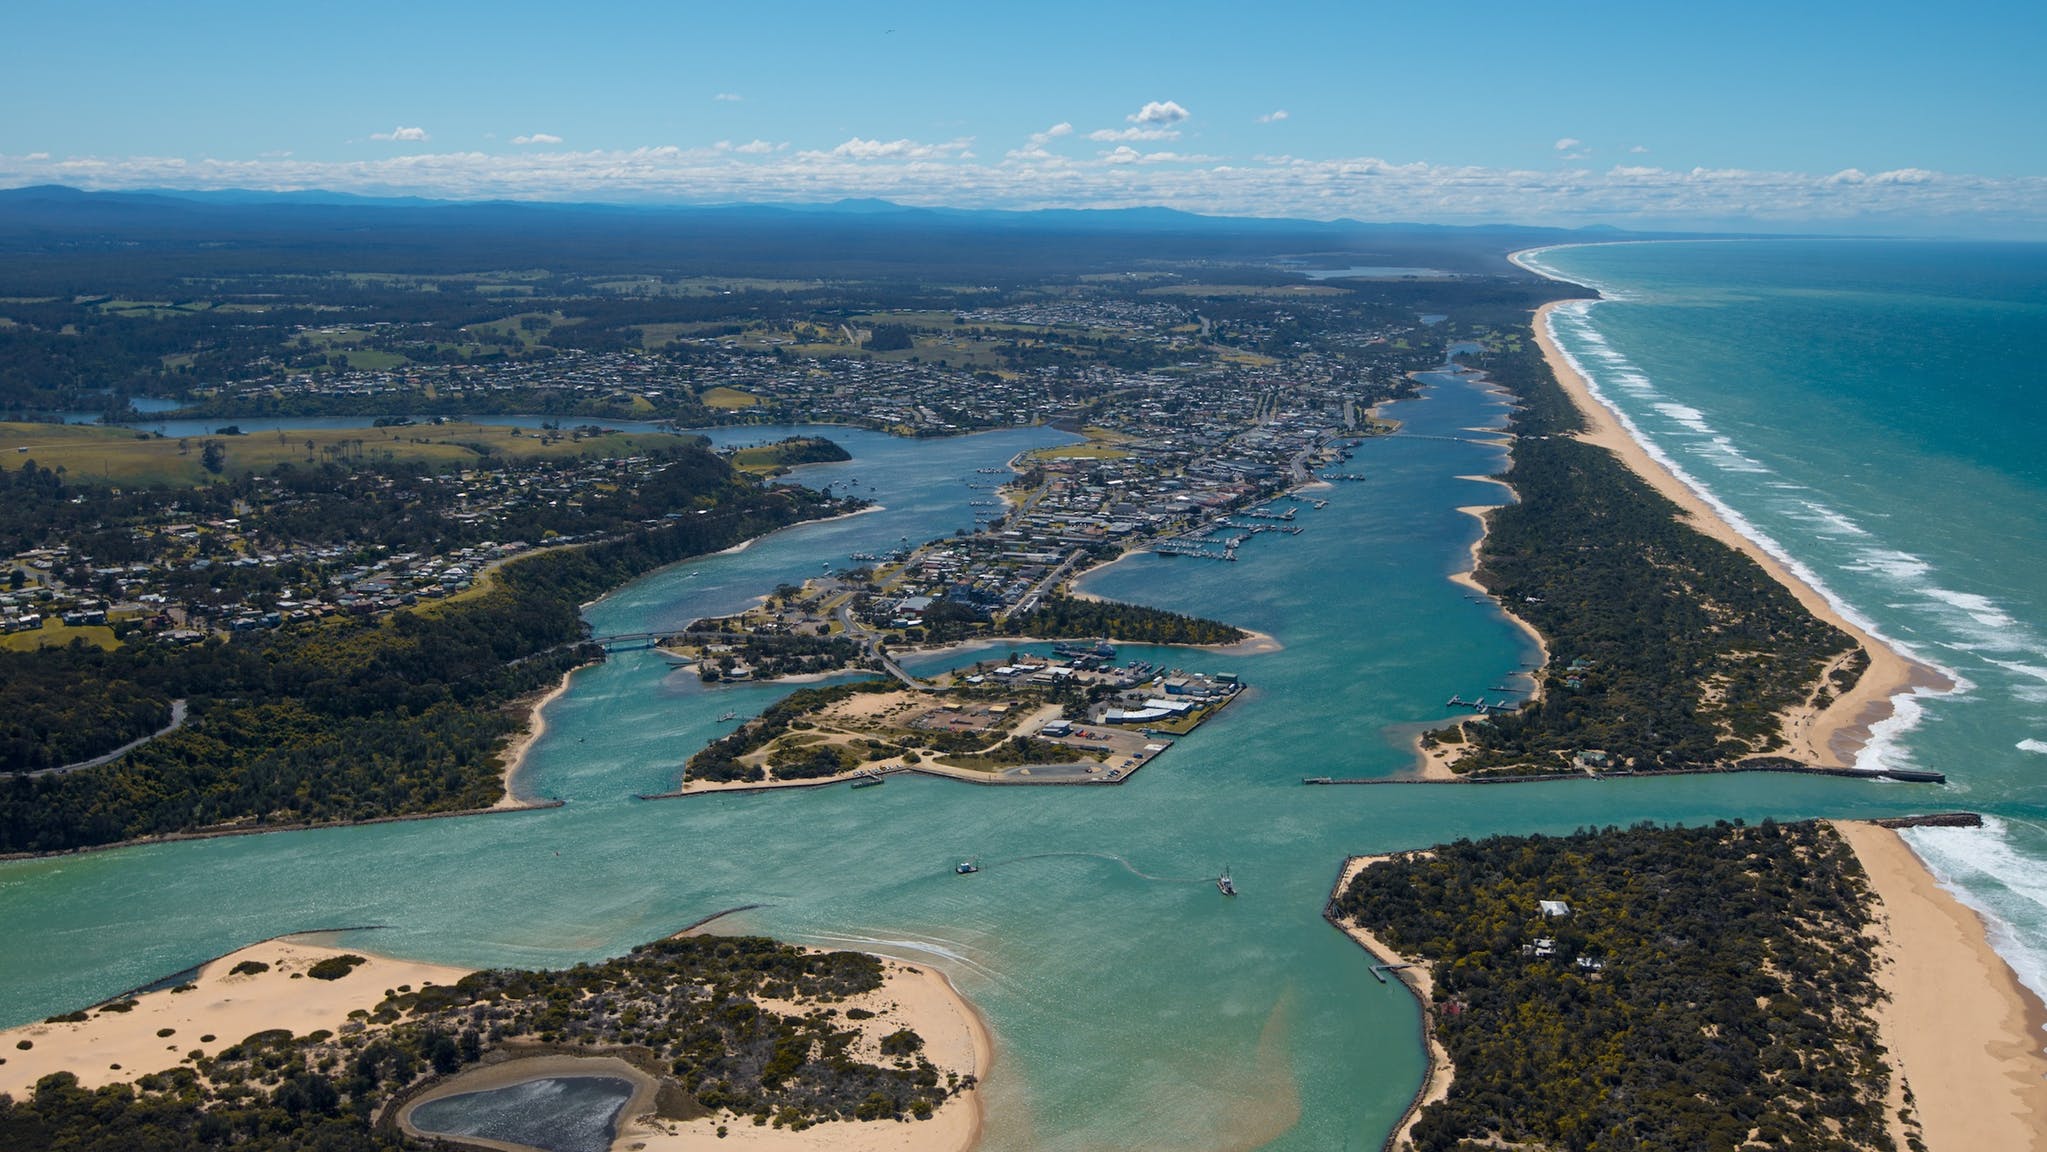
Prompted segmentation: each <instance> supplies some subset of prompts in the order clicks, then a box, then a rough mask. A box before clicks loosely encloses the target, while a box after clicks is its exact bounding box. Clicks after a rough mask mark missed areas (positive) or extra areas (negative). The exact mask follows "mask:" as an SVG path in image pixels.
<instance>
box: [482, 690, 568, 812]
mask: <svg viewBox="0 0 2047 1152" xmlns="http://www.w3.org/2000/svg"><path fill="white" fill-rule="evenodd" d="M577 671H578V670H577V669H575V668H571V669H569V670H568V671H566V672H564V673H562V678H561V683H559V684H556V685H555V686H554V688H553V690H551V691H549V692H548V693H547V694H546V695H543V696H541V697H540V698H539V699H537V700H535V701H534V702H533V705H532V707H531V708H530V709H528V711H527V718H526V734H525V735H524V736H521V737H519V739H518V741H517V742H516V743H514V744H513V745H512V747H511V748H510V750H509V751H508V752H507V753H506V755H505V794H504V795H503V796H500V797H498V802H497V803H496V804H493V805H491V807H493V808H524V807H526V806H528V805H530V804H531V803H533V798H532V797H530V796H524V795H521V794H520V792H519V788H518V778H519V769H521V768H523V767H525V765H526V754H527V753H528V752H531V751H532V750H533V746H534V745H535V744H537V743H539V742H540V738H541V737H542V736H545V735H547V716H546V709H547V706H548V705H549V704H552V703H554V702H555V701H556V700H559V699H561V697H562V694H563V693H564V692H567V691H568V690H569V678H570V677H572V676H574V675H575V674H576V672H577Z"/></svg>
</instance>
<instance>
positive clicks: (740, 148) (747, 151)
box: [712, 140, 789, 156]
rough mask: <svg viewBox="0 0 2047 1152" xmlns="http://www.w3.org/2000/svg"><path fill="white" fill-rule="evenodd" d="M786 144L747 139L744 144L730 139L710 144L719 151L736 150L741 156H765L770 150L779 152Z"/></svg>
mask: <svg viewBox="0 0 2047 1152" xmlns="http://www.w3.org/2000/svg"><path fill="white" fill-rule="evenodd" d="M788 146H789V145H787V144H770V143H768V142H767V141H765V140H749V141H747V142H746V143H744V144H734V143H733V142H732V141H730V140H720V141H718V142H717V143H716V144H714V145H712V147H714V148H716V149H717V150H718V151H720V152H736V153H738V154H739V155H741V156H765V155H767V154H768V153H770V152H779V151H781V150H782V149H784V148H787V147H788Z"/></svg>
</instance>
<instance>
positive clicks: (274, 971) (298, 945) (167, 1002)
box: [0, 937, 469, 1097]
mask: <svg viewBox="0 0 2047 1152" xmlns="http://www.w3.org/2000/svg"><path fill="white" fill-rule="evenodd" d="M344 954H349V950H348V949H343V948H332V947H328V946H326V945H323V944H315V943H312V942H310V941H307V940H304V939H300V938H293V937H281V938H279V939H276V940H268V941H265V942H263V943H261V944H252V945H250V946H249V947H247V948H243V949H240V950H239V951H235V952H230V953H228V954H227V955H225V956H222V957H220V958H219V959H218V960H213V961H209V962H208V963H206V964H205V965H203V966H202V967H201V968H200V970H199V975H198V976H197V977H196V978H195V979H194V980H193V981H192V983H193V984H194V985H195V987H194V988H193V989H192V991H190V992H173V991H171V990H170V989H164V990H161V991H157V992H146V993H143V994H142V995H140V996H137V997H135V998H134V999H135V1007H134V1008H132V1009H130V1010H129V1011H127V1012H93V1013H92V1014H91V1016H90V1018H89V1019H87V1020H85V1021H83V1022H80V1023H76V1024H48V1023H41V1024H24V1025H22V1026H21V1027H19V1028H10V1029H8V1030H6V1031H5V1032H0V1055H4V1056H5V1057H6V1060H7V1062H6V1063H5V1064H0V1092H5V1093H9V1094H12V1095H14V1096H17V1097H19V1096H23V1095H26V1094H28V1092H30V1091H31V1090H32V1089H33V1088H34V1087H35V1082H36V1081H37V1080H39V1079H41V1078H42V1077H44V1076H47V1075H49V1074H50V1073H52V1072H71V1073H73V1074H75V1075H76V1076H77V1077H78V1082H79V1083H80V1084H82V1085H84V1086H85V1087H87V1088H97V1087H99V1086H101V1085H104V1084H117V1083H121V1082H123V1081H128V1080H133V1079H135V1078H136V1077H137V1076H142V1075H146V1074H148V1073H151V1072H162V1071H164V1070H166V1069H169V1068H175V1067H177V1066H178V1064H179V1063H181V1062H182V1061H183V1060H184V1058H185V1054H186V1053H187V1052H190V1051H192V1050H193V1049H195V1048H198V1049H203V1050H204V1051H206V1052H207V1053H209V1054H210V1053H214V1052H218V1051H219V1050H220V1049H222V1048H225V1047H227V1046H228V1045H230V1044H237V1043H240V1042H241V1041H242V1040H244V1039H246V1038H248V1037H250V1036H253V1035H255V1034H256V1033H258V1032H263V1031H267V1030H269V1029H272V1028H289V1029H290V1030H291V1032H292V1034H293V1035H295V1036H303V1035H305V1034H306V1033H308V1032H312V1031H315V1030H317V1029H321V1028H325V1029H328V1030H329V1031H334V1030H338V1029H339V1028H340V1027H341V1025H342V1024H344V1023H346V1022H347V1020H348V1014H349V1012H351V1011H353V1010H354V1009H357V1008H360V1009H363V1010H365V1011H369V1010H373V1009H375V1008H376V1006H377V1005H378V1003H380V1002H381V1001H382V1000H383V999H384V993H385V991H386V990H387V989H395V988H397V987H398V986H399V985H401V984H407V985H411V986H412V987H413V988H420V987H423V986H425V985H427V984H453V983H455V982H456V981H457V980H460V979H462V977H464V976H467V975H469V969H467V968H452V967H449V966H447V965H443V964H425V963H421V962H418V961H413V960H393V959H390V958H388V957H383V956H376V955H372V954H370V953H368V952H354V953H353V954H354V955H357V956H361V957H363V958H364V963H362V964H360V965H358V966H357V967H356V968H355V969H354V970H353V971H351V972H350V973H349V974H348V975H346V976H344V977H342V978H341V979H339V980H314V979H312V978H310V977H307V976H306V975H305V974H304V973H305V971H306V969H308V968H310V967H312V966H313V965H314V964H315V963H317V962H318V961H321V960H324V959H326V958H328V957H330V956H341V955H344ZM244 960H255V961H260V962H262V963H265V964H268V965H270V970H269V971H267V972H261V973H258V974H256V975H253V976H233V975H229V971H230V970H231V969H233V968H234V966H235V965H237V964H239V963H241V962H242V961H244ZM294 977H296V978H294ZM164 1028H170V1029H172V1030H173V1032H172V1034H171V1035H169V1036H158V1035H157V1032H158V1031H159V1030H161V1029H164ZM208 1035H210V1036H213V1037H214V1038H213V1039H212V1040H210V1041H202V1040H201V1039H200V1037H202V1036H208ZM23 1040H27V1041H29V1042H30V1043H31V1044H32V1045H33V1047H31V1048H30V1049H28V1050H27V1051H22V1050H21V1049H19V1048H18V1047H17V1044H18V1043H19V1042H20V1041H23ZM114 1065H119V1066H120V1067H119V1068H118V1069H117V1068H115V1067H114Z"/></svg>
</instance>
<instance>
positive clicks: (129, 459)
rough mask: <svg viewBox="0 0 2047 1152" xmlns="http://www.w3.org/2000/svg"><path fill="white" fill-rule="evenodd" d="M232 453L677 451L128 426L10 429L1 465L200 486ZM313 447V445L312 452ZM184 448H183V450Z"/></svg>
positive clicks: (256, 456) (484, 438) (477, 427)
mask: <svg viewBox="0 0 2047 1152" xmlns="http://www.w3.org/2000/svg"><path fill="white" fill-rule="evenodd" d="M209 442H212V443H217V444H219V445H220V446H221V447H222V448H223V449H224V450H225V451H226V453H227V458H226V460H225V461H224V462H223V465H222V472H223V473H225V474H239V473H245V472H262V471H266V470H268V469H271V468H275V467H276V466H277V465H278V464H280V463H284V462H287V461H288V462H290V463H292V464H295V465H299V466H305V465H317V464H320V463H322V462H324V461H328V460H338V461H341V462H344V463H345V462H347V461H349V460H371V459H376V460H411V461H419V462H422V463H425V464H428V465H430V466H432V467H435V468H442V469H449V468H471V467H475V466H476V465H477V464H479V463H482V462H483V461H485V460H487V459H489V458H491V457H493V456H501V457H512V458H517V459H529V458H539V457H546V458H551V459H566V458H576V457H582V458H590V459H610V458H612V457H617V456H632V455H636V454H638V453H639V452H641V451H644V450H645V449H646V448H648V447H650V446H653V445H659V444H671V443H673V442H674V437H672V436H666V435H662V434H659V433H654V434H644V433H637V434H626V433H613V434H610V435H604V436H590V437H584V438H582V439H580V440H578V439H572V438H570V437H569V436H566V435H563V436H561V437H560V438H559V439H554V440H552V442H547V443H543V441H542V434H541V433H538V432H535V431H533V430H531V429H523V428H507V427H499V426H493V425H485V424H440V425H418V426H415V427H410V428H335V429H325V428H323V429H312V430H304V429H302V430H296V431H294V430H286V431H285V432H283V433H282V434H279V433H276V432H259V433H254V434H251V435H248V436H193V437H187V438H185V439H184V440H182V441H181V440H179V439H177V438H175V437H172V438H158V437H154V436H149V435H147V434H143V435H141V436H140V437H138V434H137V433H135V432H132V431H130V430H127V429H123V428H100V427H93V426H89V425H82V424H12V423H0V468H19V467H20V466H21V464H22V462H23V461H27V460H33V461H35V462H36V463H37V464H38V465H40V466H42V467H44V468H62V469H64V473H65V479H67V480H69V481H71V482H73V483H80V482H93V481H103V482H106V483H115V484H165V485H180V484H183V485H194V486H196V485H200V484H206V483H209V482H211V481H212V480H213V479H214V477H213V475H212V474H210V473H208V472H207V471H206V469H205V466H204V464H203V463H202V453H203V451H204V445H205V444H207V443H209ZM308 444H311V447H310V448H308V447H307V445H308ZM181 445H182V448H181Z"/></svg>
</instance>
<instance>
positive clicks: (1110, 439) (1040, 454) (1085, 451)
mask: <svg viewBox="0 0 2047 1152" xmlns="http://www.w3.org/2000/svg"><path fill="white" fill-rule="evenodd" d="M1081 434H1082V435H1083V436H1086V437H1087V439H1086V440H1085V441H1083V442H1081V443H1079V444H1061V445H1059V446H1058V447H1056V448H1039V449H1037V450H1036V451H1033V452H1031V453H1030V454H1029V455H1030V456H1031V457H1032V458H1033V459H1037V460H1121V459H1122V458H1123V457H1125V456H1128V455H1130V452H1129V450H1128V449H1126V448H1124V447H1123V445H1125V444H1128V443H1129V442H1130V437H1128V436H1125V435H1123V434H1122V433H1121V432H1111V431H1110V430H1109V429H1107V428H1097V427H1095V426H1094V425H1089V426H1088V427H1086V428H1084V429H1082V430H1081Z"/></svg>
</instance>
